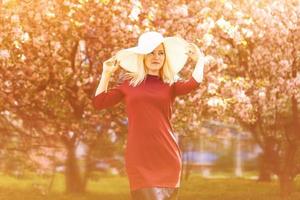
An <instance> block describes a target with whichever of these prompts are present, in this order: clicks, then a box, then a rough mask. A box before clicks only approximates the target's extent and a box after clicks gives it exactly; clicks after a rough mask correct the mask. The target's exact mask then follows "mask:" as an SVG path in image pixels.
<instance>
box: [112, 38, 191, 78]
mask: <svg viewBox="0 0 300 200" xmlns="http://www.w3.org/2000/svg"><path fill="white" fill-rule="evenodd" d="M162 42H163V44H164V47H165V52H166V57H167V59H168V62H169V65H170V67H171V68H172V70H173V71H174V72H175V73H178V72H179V71H181V70H182V68H183V67H184V65H185V63H186V62H187V59H188V56H187V55H186V50H187V46H188V43H187V42H186V41H185V40H184V39H183V38H180V37H166V38H164V40H163V41H162ZM157 46H158V45H157ZM155 48H156V46H153V47H151V48H142V47H139V46H136V47H132V48H128V49H123V50H120V51H118V52H117V54H116V59H117V60H118V61H120V66H121V67H122V68H123V69H125V70H127V71H129V72H137V71H138V70H137V69H138V67H139V62H138V60H139V55H145V54H148V53H150V52H152V51H153V50H154V49H155Z"/></svg>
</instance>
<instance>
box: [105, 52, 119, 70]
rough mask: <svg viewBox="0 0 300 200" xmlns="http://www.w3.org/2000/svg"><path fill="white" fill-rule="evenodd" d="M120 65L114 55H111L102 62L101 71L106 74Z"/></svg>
mask: <svg viewBox="0 0 300 200" xmlns="http://www.w3.org/2000/svg"><path fill="white" fill-rule="evenodd" d="M119 65H120V61H118V60H117V59H116V57H115V56H113V57H111V58H110V59H108V60H106V61H104V63H103V72H104V73H106V74H111V73H114V72H115V71H116V70H117V69H118V68H119Z"/></svg>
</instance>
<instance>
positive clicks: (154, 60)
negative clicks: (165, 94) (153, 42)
mask: <svg viewBox="0 0 300 200" xmlns="http://www.w3.org/2000/svg"><path fill="white" fill-rule="evenodd" d="M144 59H145V60H144V63H145V65H146V68H147V70H148V71H151V72H154V73H158V72H159V69H160V68H162V66H163V64H164V61H165V59H166V56H165V50H164V46H163V44H160V45H159V46H158V47H156V48H155V49H154V50H153V51H152V52H151V53H148V54H146V55H145V58H144Z"/></svg>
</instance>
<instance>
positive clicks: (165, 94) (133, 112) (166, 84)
mask: <svg viewBox="0 0 300 200" xmlns="http://www.w3.org/2000/svg"><path fill="white" fill-rule="evenodd" d="M188 57H191V58H192V59H193V60H194V61H195V62H196V66H195V68H194V71H193V73H192V76H191V78H190V79H189V80H187V81H179V80H178V79H177V77H178V76H177V73H178V72H179V71H180V70H181V69H182V68H183V67H184V65H185V63H186V61H187V58H188ZM119 67H122V68H123V69H125V70H126V71H128V73H127V74H126V78H125V79H124V80H123V81H122V83H121V84H118V85H117V86H116V87H114V88H112V89H109V90H107V85H108V81H109V79H110V76H111V75H112V74H113V73H114V72H115V70H117V69H118V68H119ZM203 68H204V56H203V54H202V53H201V51H200V50H199V48H198V47H197V46H196V45H195V44H192V43H187V42H186V41H185V40H183V39H182V38H179V37H166V38H164V37H163V36H162V35H161V34H160V33H158V32H146V33H144V34H142V35H141V36H140V37H139V41H138V46H136V47H133V48H128V49H124V50H121V51H119V52H118V53H117V54H116V56H114V57H112V58H111V59H109V60H107V61H105V62H104V66H103V72H102V76H101V80H100V83H99V85H98V87H97V90H96V94H95V97H94V98H93V105H94V107H95V109H99V110H100V109H104V108H108V107H111V106H113V105H115V104H117V103H119V102H121V101H122V102H124V103H125V104H126V113H127V115H128V136H127V146H126V151H125V167H126V172H127V175H128V179H129V185H130V191H131V196H132V199H133V200H167V199H168V200H171V199H172V200H173V199H177V196H178V188H179V186H180V176H181V170H182V163H181V152H180V149H179V147H178V144H177V142H176V140H175V137H174V132H173V128H172V125H171V124H170V118H171V113H172V107H171V106H172V104H173V102H174V99H175V97H176V96H180V95H185V94H188V93H189V92H191V91H193V90H195V89H196V88H197V87H198V86H199V84H200V83H201V82H202V79H203Z"/></svg>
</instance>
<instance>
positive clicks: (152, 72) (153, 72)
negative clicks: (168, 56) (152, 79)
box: [147, 70, 159, 76]
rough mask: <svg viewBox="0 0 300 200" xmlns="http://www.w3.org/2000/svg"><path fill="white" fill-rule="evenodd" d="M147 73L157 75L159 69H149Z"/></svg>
mask: <svg viewBox="0 0 300 200" xmlns="http://www.w3.org/2000/svg"><path fill="white" fill-rule="evenodd" d="M147 74H150V75H154V76H159V70H156V71H153V70H152V71H150V70H149V71H148V72H147Z"/></svg>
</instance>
